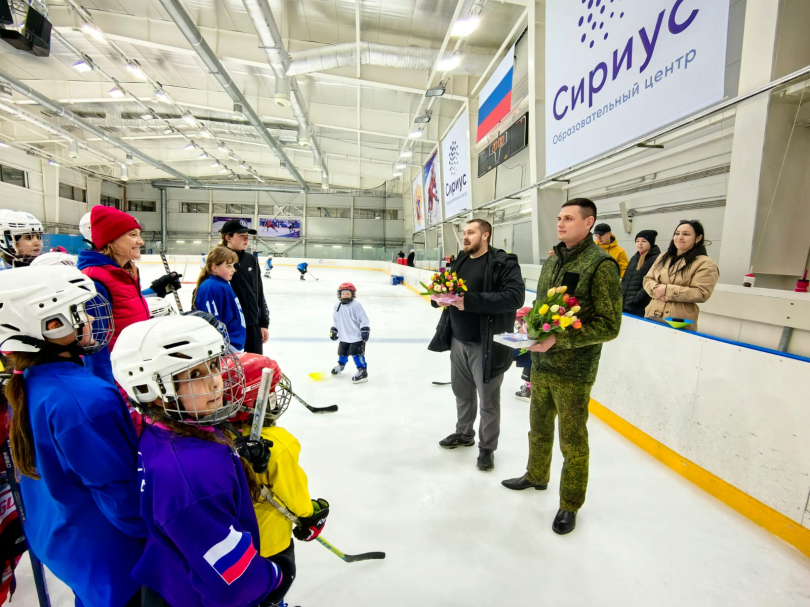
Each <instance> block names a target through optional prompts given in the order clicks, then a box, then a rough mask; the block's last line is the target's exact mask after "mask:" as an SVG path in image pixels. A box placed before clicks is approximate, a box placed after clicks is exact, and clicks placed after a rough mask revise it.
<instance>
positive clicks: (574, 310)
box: [571, 306, 582, 314]
mask: <svg viewBox="0 0 810 607" xmlns="http://www.w3.org/2000/svg"><path fill="white" fill-rule="evenodd" d="M581 309H582V308H581V307H579V306H574V307H573V308H571V311H572V312H573V313H574V314H576V313H577V312H579V311H580V310H581Z"/></svg>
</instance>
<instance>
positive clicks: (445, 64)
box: [436, 55, 461, 73]
mask: <svg viewBox="0 0 810 607" xmlns="http://www.w3.org/2000/svg"><path fill="white" fill-rule="evenodd" d="M460 63H461V55H451V56H450V57H447V58H445V59H442V60H441V61H439V64H438V65H437V66H436V71H437V72H442V73H443V72H452V71H453V70H454V69H456V68H457V67H458V66H459V64H460Z"/></svg>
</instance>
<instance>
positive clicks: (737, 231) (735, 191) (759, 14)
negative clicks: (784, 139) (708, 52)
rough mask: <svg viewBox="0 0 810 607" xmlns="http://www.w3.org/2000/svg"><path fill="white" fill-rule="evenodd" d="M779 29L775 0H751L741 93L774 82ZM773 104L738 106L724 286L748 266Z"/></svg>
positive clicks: (763, 98)
mask: <svg viewBox="0 0 810 607" xmlns="http://www.w3.org/2000/svg"><path fill="white" fill-rule="evenodd" d="M777 27H778V11H777V10H776V7H775V6H774V3H773V2H772V0H748V2H747V5H746V14H745V33H744V35H743V49H742V62H741V69H740V87H739V92H740V94H743V93H746V92H748V91H750V90H752V89H754V88H756V87H758V86H762V85H763V84H767V83H768V82H770V81H771V78H772V75H773V63H774V54H775V52H774V51H775V48H776V34H777ZM769 108H770V95H769V94H764V95H759V96H757V97H754V98H753V99H750V100H748V101H745V102H743V103H741V104H740V105H739V106H737V114H736V118H735V124H734V141H733V143H732V148H731V171H730V173H729V179H728V191H727V193H726V211H725V216H724V218H723V234H722V242H723V246H722V248H721V250H720V259H719V265H720V282H722V283H725V284H736V285H739V284H742V280H743V277H744V276H745V275H746V274H747V273H748V271H749V269H750V265H751V256H752V252H753V247H754V233H755V230H756V219H757V206H758V203H759V193H760V181H761V173H762V161H763V153H764V146H765V135H766V130H767V126H768V111H769Z"/></svg>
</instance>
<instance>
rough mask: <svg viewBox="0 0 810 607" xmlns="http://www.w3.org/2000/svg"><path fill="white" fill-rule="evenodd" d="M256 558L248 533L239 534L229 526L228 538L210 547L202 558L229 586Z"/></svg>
mask: <svg viewBox="0 0 810 607" xmlns="http://www.w3.org/2000/svg"><path fill="white" fill-rule="evenodd" d="M254 556H256V549H255V548H254V547H253V538H252V537H251V535H250V534H249V533H239V532H238V531H237V530H236V529H234V528H233V526H231V528H230V532H229V533H228V537H226V538H225V539H224V540H222V541H221V542H219V543H218V544H216V545H214V546H212V547H211V549H210V550H208V552H206V553H205V554H204V555H203V558H204V559H205V560H206V561H207V562H208V564H209V565H211V567H213V568H214V570H215V571H216V572H217V573H218V574H219V576H220V577H221V578H222V579H223V580H225V583H226V584H228V586H230V585H231V584H233V583H234V582H235V581H236V580H238V579H239V578H240V577H242V574H243V573H244V572H245V571H246V570H247V568H248V565H250V562H251V561H252V560H253V557H254Z"/></svg>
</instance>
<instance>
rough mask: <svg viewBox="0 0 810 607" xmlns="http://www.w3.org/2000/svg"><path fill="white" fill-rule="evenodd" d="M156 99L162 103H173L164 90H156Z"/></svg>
mask: <svg viewBox="0 0 810 607" xmlns="http://www.w3.org/2000/svg"><path fill="white" fill-rule="evenodd" d="M158 84H160V83H158ZM155 99H157V100H158V101H160V102H161V103H171V102H172V100H171V99H169V95H168V94H166V91H164V90H163V89H162V88H156V89H155Z"/></svg>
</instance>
